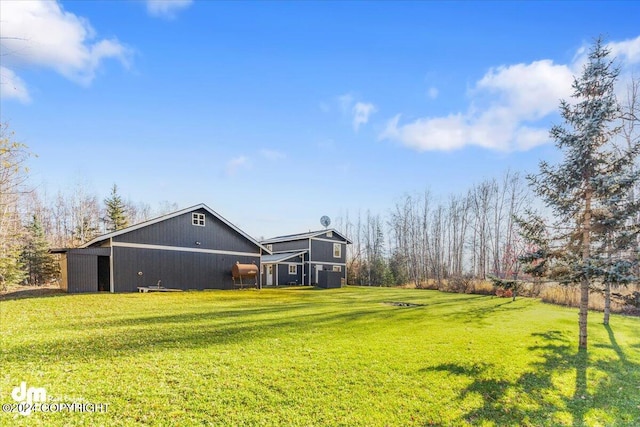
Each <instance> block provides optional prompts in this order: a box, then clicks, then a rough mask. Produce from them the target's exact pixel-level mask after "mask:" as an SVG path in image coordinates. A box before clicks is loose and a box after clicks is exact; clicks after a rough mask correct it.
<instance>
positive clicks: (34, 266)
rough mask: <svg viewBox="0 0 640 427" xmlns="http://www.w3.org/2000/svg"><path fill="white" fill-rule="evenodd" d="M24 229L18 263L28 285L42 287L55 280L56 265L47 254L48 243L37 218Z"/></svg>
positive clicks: (56, 273)
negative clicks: (23, 238)
mask: <svg viewBox="0 0 640 427" xmlns="http://www.w3.org/2000/svg"><path fill="white" fill-rule="evenodd" d="M26 229H27V230H26V231H27V232H26V236H25V243H24V246H23V248H22V253H21V255H20V262H21V264H22V265H23V266H24V269H25V272H26V274H27V283H28V284H29V285H35V286H40V285H44V284H46V283H49V282H50V281H51V280H53V279H54V278H56V276H57V275H58V264H57V263H56V260H55V258H54V257H53V255H51V254H50V253H49V243H48V242H47V239H46V237H45V235H44V230H43V228H42V223H41V222H40V220H39V219H38V217H36V216H35V215H34V216H33V217H32V219H31V222H30V223H29V224H28V225H27V227H26Z"/></svg>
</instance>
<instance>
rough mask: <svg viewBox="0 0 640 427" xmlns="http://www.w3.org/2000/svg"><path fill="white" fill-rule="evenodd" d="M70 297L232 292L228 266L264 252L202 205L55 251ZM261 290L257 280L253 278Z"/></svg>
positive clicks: (251, 261)
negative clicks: (154, 290)
mask: <svg viewBox="0 0 640 427" xmlns="http://www.w3.org/2000/svg"><path fill="white" fill-rule="evenodd" d="M55 252H58V253H60V254H61V255H62V256H61V270H62V275H61V276H62V277H61V281H62V285H61V287H62V288H63V289H65V290H66V291H67V292H70V293H80V292H97V291H110V292H136V291H137V290H138V288H139V287H147V286H155V285H157V284H158V283H160V284H161V286H163V287H165V288H174V289H183V290H188V289H232V288H233V287H234V282H233V279H232V276H231V270H232V267H233V265H234V264H236V263H240V264H256V265H257V267H258V271H260V269H261V264H260V257H261V255H263V254H265V253H269V251H268V250H267V249H266V248H265V247H264V246H262V245H261V244H260V243H259V242H257V241H256V240H255V239H253V238H252V237H251V236H249V235H248V234H246V233H245V232H243V231H242V230H240V229H239V228H238V227H236V226H235V225H233V224H232V223H231V222H229V221H227V220H226V219H224V218H223V217H222V216H221V215H219V214H218V213H216V212H215V211H213V210H212V209H211V208H209V207H208V206H206V205H204V204H200V205H197V206H193V207H190V208H187V209H183V210H180V211H178V212H174V213H171V214H168V215H164V216H162V217H159V218H155V219H152V220H149V221H146V222H143V223H140V224H136V225H134V226H131V227H127V228H124V229H122V230H118V231H115V232H113V233H109V234H105V235H103V236H100V237H97V238H95V239H93V240H92V241H90V242H88V243H86V244H84V245H83V246H82V247H80V248H77V249H61V250H56V251H55ZM257 280H258V285H259V286H261V283H260V281H261V277H260V276H259V277H258V278H257Z"/></svg>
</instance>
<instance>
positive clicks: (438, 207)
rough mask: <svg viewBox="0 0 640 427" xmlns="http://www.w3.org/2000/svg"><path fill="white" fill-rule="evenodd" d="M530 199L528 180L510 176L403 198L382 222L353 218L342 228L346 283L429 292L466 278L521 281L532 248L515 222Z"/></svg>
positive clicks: (380, 217)
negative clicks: (347, 241) (346, 243)
mask: <svg viewBox="0 0 640 427" xmlns="http://www.w3.org/2000/svg"><path fill="white" fill-rule="evenodd" d="M528 194H529V192H528V188H527V185H526V182H525V181H524V178H523V177H522V175H521V174H520V173H518V172H512V171H507V172H506V173H504V175H503V176H502V177H501V178H500V179H487V180H485V181H482V182H481V183H479V184H476V185H474V186H472V187H471V188H470V189H469V190H468V191H467V192H465V193H464V194H452V195H449V196H448V197H445V198H444V199H441V198H436V197H434V196H433V194H432V193H431V192H430V191H429V190H426V191H425V192H424V193H422V194H416V195H405V196H404V197H402V198H401V199H400V200H399V201H397V202H396V203H395V205H394V206H393V208H391V209H390V210H389V211H388V212H387V213H386V215H384V216H383V215H380V214H372V213H371V212H367V213H366V214H365V215H364V217H363V216H362V215H361V214H358V215H357V217H356V218H350V217H349V215H348V214H347V215H346V217H345V218H339V219H338V221H337V222H338V227H339V228H340V229H341V230H342V231H343V232H344V233H345V234H346V235H348V236H350V238H351V239H352V241H353V245H351V246H350V247H349V249H348V265H347V273H348V275H349V277H348V282H349V283H354V284H359V285H374V286H376V285H378V286H392V285H402V284H406V283H409V282H410V283H412V284H414V285H415V286H416V287H424V286H426V285H428V284H430V283H435V284H436V285H440V284H442V283H443V282H444V281H447V280H449V279H451V278H462V277H464V276H472V277H476V278H481V279H485V278H487V277H488V276H489V275H496V276H498V277H513V276H514V275H518V274H520V273H521V269H522V263H521V262H520V261H519V260H518V257H517V255H518V254H520V253H522V251H524V250H525V248H526V243H525V242H524V240H523V239H522V238H521V236H520V235H519V234H518V232H517V229H516V223H515V221H514V218H516V217H517V216H518V215H522V214H523V213H524V210H523V207H524V204H525V201H526V200H527V195H528Z"/></svg>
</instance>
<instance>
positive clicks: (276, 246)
mask: <svg viewBox="0 0 640 427" xmlns="http://www.w3.org/2000/svg"><path fill="white" fill-rule="evenodd" d="M268 244H270V245H272V246H273V252H286V251H294V250H296V249H309V239H304V240H292V241H290V242H279V243H268ZM264 246H266V244H265V245H264Z"/></svg>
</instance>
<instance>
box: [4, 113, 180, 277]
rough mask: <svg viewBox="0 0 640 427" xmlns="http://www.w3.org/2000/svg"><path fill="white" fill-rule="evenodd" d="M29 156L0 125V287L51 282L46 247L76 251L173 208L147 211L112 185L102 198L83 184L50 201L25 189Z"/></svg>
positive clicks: (53, 269)
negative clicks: (125, 197) (101, 236)
mask: <svg viewBox="0 0 640 427" xmlns="http://www.w3.org/2000/svg"><path fill="white" fill-rule="evenodd" d="M33 155H34V154H33V153H31V152H30V151H29V148H28V147H27V146H26V145H25V144H22V143H20V142H17V141H16V137H15V134H14V133H13V132H12V131H11V130H10V128H9V125H8V124H6V123H4V124H2V125H0V289H6V288H7V287H9V286H11V285H17V284H28V285H42V284H45V283H48V282H50V281H52V280H55V278H56V277H57V275H58V266H57V262H56V260H55V259H54V257H53V256H52V255H51V254H50V249H51V248H73V247H77V246H79V245H81V244H83V243H86V242H88V241H90V240H91V239H93V238H94V237H97V236H99V235H101V234H104V233H108V232H111V231H115V230H119V229H122V228H124V227H126V226H128V225H130V224H136V223H139V222H142V221H145V220H147V219H150V218H151V217H154V216H159V215H162V214H165V213H168V212H172V211H175V210H177V209H178V206H177V205H176V204H175V203H169V202H162V203H161V204H160V205H159V206H158V208H157V209H155V210H152V209H151V207H150V206H149V205H147V204H144V203H134V202H132V201H130V200H125V199H123V198H122V196H121V195H120V193H119V192H118V187H117V185H116V184H114V185H113V186H112V188H111V191H110V193H109V194H108V195H107V196H106V197H104V198H102V199H101V198H100V197H99V196H98V195H96V194H92V193H91V192H90V191H88V190H87V189H86V188H85V187H84V186H83V185H77V186H76V187H75V188H73V189H72V190H71V191H69V192H63V191H62V190H60V191H58V192H57V193H56V194H55V196H53V197H51V196H49V195H48V194H47V192H46V191H42V190H39V189H37V188H32V187H30V186H29V185H28V177H29V169H28V167H27V163H28V160H29V158H30V157H32V156H33Z"/></svg>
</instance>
